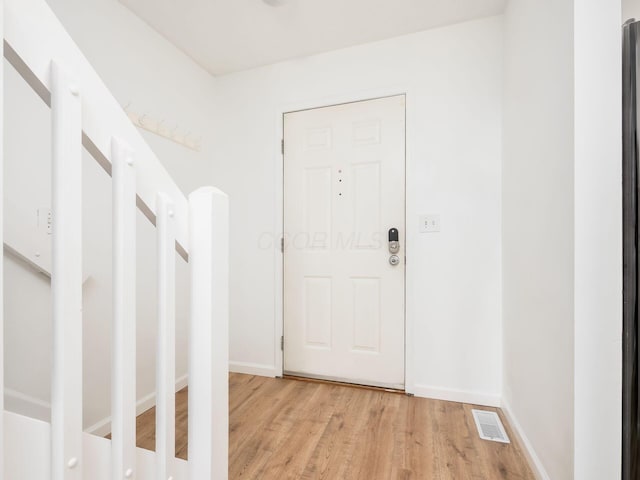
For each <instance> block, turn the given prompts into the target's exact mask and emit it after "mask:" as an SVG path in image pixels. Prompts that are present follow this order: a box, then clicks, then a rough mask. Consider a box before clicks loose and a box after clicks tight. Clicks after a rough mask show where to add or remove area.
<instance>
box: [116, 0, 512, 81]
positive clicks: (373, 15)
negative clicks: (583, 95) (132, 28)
mask: <svg viewBox="0 0 640 480" xmlns="http://www.w3.org/2000/svg"><path fill="white" fill-rule="evenodd" d="M120 2H121V3H122V4H124V5H125V6H127V7H128V8H130V9H131V10H132V11H133V12H135V13H136V14H137V15H138V16H140V17H141V18H142V19H143V20H145V21H146V22H147V23H149V24H150V25H151V26H152V27H153V28H155V29H156V30H157V31H158V32H160V33H161V34H162V35H163V36H165V37H166V38H167V39H168V40H169V41H171V42H172V43H174V44H175V45H176V46H178V47H179V48H181V49H182V50H183V51H184V52H185V53H187V54H188V55H189V56H190V57H192V58H193V59H194V60H195V61H196V62H197V63H199V64H200V65H201V66H203V67H204V68H206V69H207V70H208V71H209V72H211V73H212V74H214V75H220V74H225V73H230V72H235V71H238V70H244V69H247V68H252V67H257V66H260V65H268V64H270V63H275V62H278V61H281V60H286V59H290V58H296V57H301V56H305V55H310V54H314V53H320V52H326V51H330V50H335V49H338V48H343V47H348V46H352V45H358V44H362V43H367V42H372V41H376V40H382V39H385V38H391V37H395V36H398V35H404V34H407V33H412V32H418V31H421V30H426V29H428V28H433V27H437V26H442V25H448V24H452V23H457V22H462V21H466V20H471V19H474V18H480V17H486V16H490V15H496V14H499V13H501V12H502V11H503V9H504V4H505V2H506V0H289V2H288V3H287V4H285V5H283V6H280V7H270V6H268V5H266V4H265V3H264V2H263V1H262V0H120Z"/></svg>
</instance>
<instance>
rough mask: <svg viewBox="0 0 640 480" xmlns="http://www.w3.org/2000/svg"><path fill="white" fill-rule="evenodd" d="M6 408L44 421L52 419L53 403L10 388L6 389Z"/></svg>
mask: <svg viewBox="0 0 640 480" xmlns="http://www.w3.org/2000/svg"><path fill="white" fill-rule="evenodd" d="M4 408H5V410H8V411H10V412H13V413H17V414H19V415H22V416H24V417H30V418H35V419H38V420H42V421H43V422H49V421H50V420H51V404H50V403H49V402H46V401H44V400H40V399H39V398H35V397H32V396H30V395H25V394H24V393H20V392H18V391H16V390H12V389H10V388H5V389H4Z"/></svg>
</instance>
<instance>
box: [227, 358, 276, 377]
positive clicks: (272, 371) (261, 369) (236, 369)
mask: <svg viewBox="0 0 640 480" xmlns="http://www.w3.org/2000/svg"><path fill="white" fill-rule="evenodd" d="M229 371H230V372H233V373H246V374H247V375H258V376H260V377H278V376H280V375H281V372H278V371H276V367H275V366H274V365H262V364H260V363H247V362H229Z"/></svg>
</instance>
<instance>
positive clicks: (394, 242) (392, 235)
mask: <svg viewBox="0 0 640 480" xmlns="http://www.w3.org/2000/svg"><path fill="white" fill-rule="evenodd" d="M399 251H400V241H399V236H398V229H397V228H390V229H389V253H391V254H393V255H395V254H396V253H398V252H399ZM392 265H393V264H392Z"/></svg>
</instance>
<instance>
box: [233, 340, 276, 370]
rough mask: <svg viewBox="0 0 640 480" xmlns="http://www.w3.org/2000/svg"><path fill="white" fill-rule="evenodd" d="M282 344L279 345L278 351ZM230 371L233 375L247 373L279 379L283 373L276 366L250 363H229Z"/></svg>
mask: <svg viewBox="0 0 640 480" xmlns="http://www.w3.org/2000/svg"><path fill="white" fill-rule="evenodd" d="M279 349H280V344H279V343H278V350H279ZM229 371H230V372H233V373H245V374H247V375H258V376H260V377H278V376H280V375H281V374H282V373H281V371H280V370H278V367H276V366H275V365H262V364H259V363H248V362H229Z"/></svg>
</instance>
